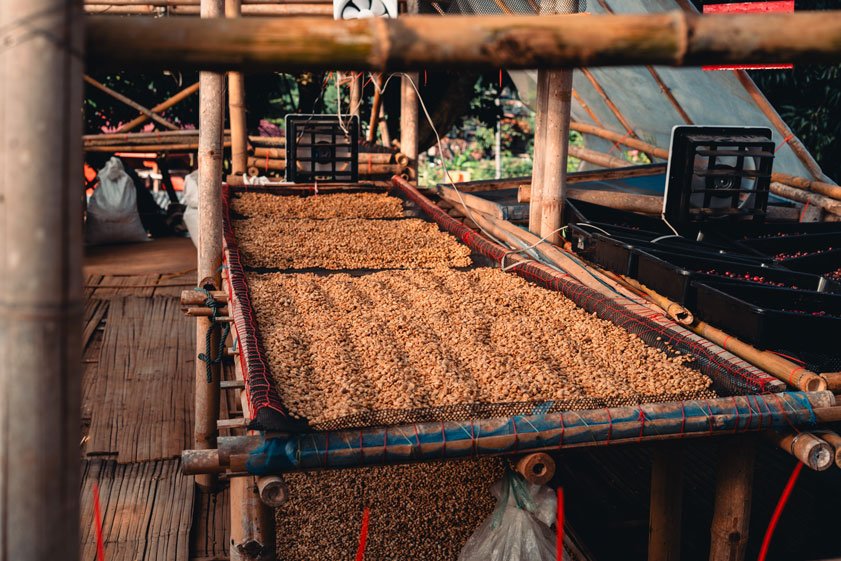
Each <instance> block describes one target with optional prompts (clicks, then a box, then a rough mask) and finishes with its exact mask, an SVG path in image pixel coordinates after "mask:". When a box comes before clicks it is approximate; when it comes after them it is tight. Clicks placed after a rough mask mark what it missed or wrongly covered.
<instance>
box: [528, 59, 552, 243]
mask: <svg viewBox="0 0 841 561" xmlns="http://www.w3.org/2000/svg"><path fill="white" fill-rule="evenodd" d="M547 74H548V70H538V71H537V98H536V101H535V105H536V107H535V115H534V144H533V146H534V155H533V158H532V161H533V164H532V172H531V199H530V201H529V231H530V232H531V233H533V234H537V235H538V236H540V222H541V218H542V210H543V207H542V203H543V162H545V161H546V160H545V158H544V157H543V146H544V145H545V144H546V107H547V105H546V102H547V100H548V95H549V90H548V89H547V86H548V81H547Z"/></svg>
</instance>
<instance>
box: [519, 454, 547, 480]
mask: <svg viewBox="0 0 841 561" xmlns="http://www.w3.org/2000/svg"><path fill="white" fill-rule="evenodd" d="M515 469H516V470H517V473H519V474H520V475H522V476H523V478H524V479H525V480H526V481H528V482H529V483H532V484H534V485H546V484H547V483H549V481H551V480H552V478H553V477H554V476H555V460H553V459H552V456H550V455H549V454H547V453H546V452H535V453H534V454H528V455H526V456H523V457H522V458H520V459H519V460H517V464H516V466H515Z"/></svg>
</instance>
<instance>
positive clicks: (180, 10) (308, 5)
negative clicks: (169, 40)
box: [169, 2, 333, 17]
mask: <svg viewBox="0 0 841 561" xmlns="http://www.w3.org/2000/svg"><path fill="white" fill-rule="evenodd" d="M169 11H170V13H171V14H172V15H174V16H194V15H196V14H198V8H197V7H196V6H172V7H170V10H169ZM242 15H243V16H245V17H248V16H263V17H271V16H275V17H281V16H282V17H301V16H309V17H314V16H322V17H332V15H333V6H332V5H331V4H326V3H321V2H299V3H286V4H276V5H269V4H266V5H250V6H243V7H242Z"/></svg>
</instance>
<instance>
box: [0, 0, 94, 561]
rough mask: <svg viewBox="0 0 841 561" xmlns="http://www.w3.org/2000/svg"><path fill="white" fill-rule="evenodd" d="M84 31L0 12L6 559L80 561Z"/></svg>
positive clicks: (68, 7)
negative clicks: (0, 44)
mask: <svg viewBox="0 0 841 561" xmlns="http://www.w3.org/2000/svg"><path fill="white" fill-rule="evenodd" d="M83 24H84V18H83V16H82V9H81V3H79V2H68V1H67V0H3V1H2V3H0V29H2V30H3V31H2V33H0V35H2V39H3V48H2V50H0V162H2V168H0V174H2V175H0V177H2V179H0V264H2V269H3V275H2V277H0V287H2V290H0V316H2V318H3V325H2V327H0V411H2V415H0V458H2V462H0V487H2V493H0V536H2V537H0V558H2V559H68V560H70V561H73V560H76V559H78V558H79V487H80V483H79V418H80V417H79V416H80V402H81V395H80V379H81V356H80V353H81V336H80V329H79V326H80V325H81V322H82V221H81V216H82V207H81V194H82V191H81V187H82V183H81V177H82V176H81V171H82V161H83V160H82V118H81V117H82V113H81V111H80V108H81V107H82V101H83V82H82V75H83V68H82V64H83V60H84V57H83V54H82V52H83V43H84V42H83V27H84V25H83ZM85 523H86V524H90V520H87V521H85Z"/></svg>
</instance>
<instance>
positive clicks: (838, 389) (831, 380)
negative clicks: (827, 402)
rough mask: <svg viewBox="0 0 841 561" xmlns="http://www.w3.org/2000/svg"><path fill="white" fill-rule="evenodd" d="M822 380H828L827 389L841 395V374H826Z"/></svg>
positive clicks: (822, 375) (822, 376)
mask: <svg viewBox="0 0 841 561" xmlns="http://www.w3.org/2000/svg"><path fill="white" fill-rule="evenodd" d="M821 378H823V379H824V380H826V389H828V390H831V391H833V392H835V393H841V372H824V373H823V374H821Z"/></svg>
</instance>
